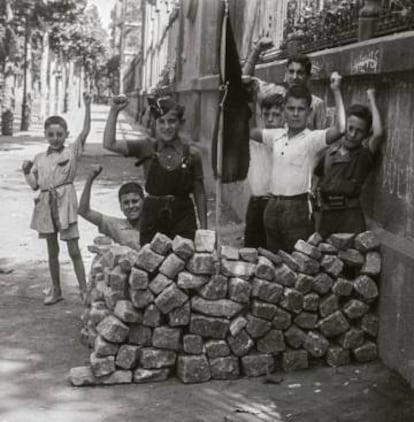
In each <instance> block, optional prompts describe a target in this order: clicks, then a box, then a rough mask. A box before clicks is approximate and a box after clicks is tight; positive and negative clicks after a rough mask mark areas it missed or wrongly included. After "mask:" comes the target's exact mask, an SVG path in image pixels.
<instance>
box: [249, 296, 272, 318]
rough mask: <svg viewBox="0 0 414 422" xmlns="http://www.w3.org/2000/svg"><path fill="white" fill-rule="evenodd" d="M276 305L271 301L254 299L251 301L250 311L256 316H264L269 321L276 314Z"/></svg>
mask: <svg viewBox="0 0 414 422" xmlns="http://www.w3.org/2000/svg"><path fill="white" fill-rule="evenodd" d="M277 310H278V307H277V306H276V305H272V304H271V303H266V302H260V301H258V300H254V301H253V303H252V308H251V312H252V314H253V315H254V316H256V317H258V318H264V319H267V320H269V321H271V320H272V319H273V318H274V316H275V315H276V313H277Z"/></svg>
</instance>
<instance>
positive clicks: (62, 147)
mask: <svg viewBox="0 0 414 422" xmlns="http://www.w3.org/2000/svg"><path fill="white" fill-rule="evenodd" d="M64 149H65V145H62V146H61V147H60V148H59V149H54V148H51V147H48V149H47V151H46V155H50V154H53V153H57V154H60V153H61V152H62V151H63V150H64Z"/></svg>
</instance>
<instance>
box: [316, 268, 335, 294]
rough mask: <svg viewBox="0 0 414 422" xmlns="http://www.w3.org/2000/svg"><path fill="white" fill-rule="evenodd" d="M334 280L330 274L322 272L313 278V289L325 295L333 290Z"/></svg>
mask: <svg viewBox="0 0 414 422" xmlns="http://www.w3.org/2000/svg"><path fill="white" fill-rule="evenodd" d="M333 283H334V281H333V280H332V278H331V277H329V275H328V274H325V273H320V274H318V275H317V276H315V278H314V279H313V287H312V289H313V290H314V291H315V292H316V293H319V294H320V295H324V294H326V293H328V292H329V290H331V288H332V286H333Z"/></svg>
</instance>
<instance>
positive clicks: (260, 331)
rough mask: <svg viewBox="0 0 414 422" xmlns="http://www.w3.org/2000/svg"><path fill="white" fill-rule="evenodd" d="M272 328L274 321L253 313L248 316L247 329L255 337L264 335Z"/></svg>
mask: <svg viewBox="0 0 414 422" xmlns="http://www.w3.org/2000/svg"><path fill="white" fill-rule="evenodd" d="M271 328H272V323H271V322H270V321H267V320H265V319H262V318H256V317H255V316H253V315H248V316H247V325H246V331H247V333H248V334H249V335H250V336H251V337H253V338H259V337H262V336H264V335H265V334H266V333H267V332H268V331H270V329H271Z"/></svg>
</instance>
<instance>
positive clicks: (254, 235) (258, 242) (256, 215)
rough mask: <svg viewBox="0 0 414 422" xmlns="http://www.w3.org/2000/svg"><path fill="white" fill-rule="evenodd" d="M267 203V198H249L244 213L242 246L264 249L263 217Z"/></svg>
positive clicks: (264, 231)
mask: <svg viewBox="0 0 414 422" xmlns="http://www.w3.org/2000/svg"><path fill="white" fill-rule="evenodd" d="M268 201H269V197H267V196H251V197H250V199H249V203H248V205H247V211H246V226H245V229H244V246H245V247H246V248H259V247H262V248H265V247H266V230H265V226H264V221H263V216H264V211H265V209H266V205H267V203H268Z"/></svg>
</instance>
